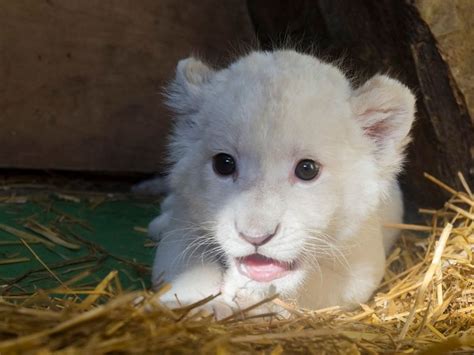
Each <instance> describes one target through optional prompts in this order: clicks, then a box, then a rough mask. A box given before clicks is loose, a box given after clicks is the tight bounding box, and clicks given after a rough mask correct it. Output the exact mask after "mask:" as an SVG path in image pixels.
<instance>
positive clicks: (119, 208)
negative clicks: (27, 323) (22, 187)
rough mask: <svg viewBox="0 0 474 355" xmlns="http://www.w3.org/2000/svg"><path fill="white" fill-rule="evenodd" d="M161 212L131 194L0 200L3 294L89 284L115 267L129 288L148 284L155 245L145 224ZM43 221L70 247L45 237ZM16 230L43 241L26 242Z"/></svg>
mask: <svg viewBox="0 0 474 355" xmlns="http://www.w3.org/2000/svg"><path fill="white" fill-rule="evenodd" d="M58 196H59V197H58ZM12 202H13V203H12ZM18 202H19V203H18ZM158 213H159V209H158V203H156V201H155V202H151V201H146V202H144V201H140V200H136V199H133V198H131V197H127V198H121V199H120V200H115V199H113V198H108V197H107V196H102V197H98V198H97V197H95V198H93V199H89V198H81V197H78V196H64V195H63V196H61V195H58V194H52V195H48V196H42V197H38V196H36V197H34V198H30V197H27V198H25V200H24V201H23V200H22V199H21V198H20V199H18V198H16V199H10V200H7V202H6V203H0V295H5V294H9V295H12V294H19V295H22V294H23V295H24V294H28V293H31V292H32V291H35V290H38V289H45V290H51V289H54V288H57V287H59V286H60V285H61V284H64V283H66V284H67V285H69V286H70V287H71V288H74V289H78V288H81V287H84V288H86V287H89V288H90V287H91V286H92V285H95V284H97V283H98V282H100V280H102V279H103V278H104V277H105V276H106V275H107V274H108V273H109V272H110V271H111V270H117V271H119V276H120V281H121V284H122V286H123V287H124V288H125V289H143V288H148V287H149V286H150V266H151V264H152V260H153V254H154V247H153V244H152V243H151V242H150V241H149V240H148V239H147V236H146V232H145V228H146V226H147V224H148V223H149V222H150V220H151V219H152V218H153V217H155V216H156V215H158ZM28 225H29V226H30V227H29V228H28V227H25V226H28ZM44 227H46V228H48V230H52V231H53V232H54V233H56V235H57V236H58V237H59V238H60V239H61V240H63V241H66V246H68V247H69V248H68V247H64V246H62V245H60V244H58V243H56V242H54V241H51V240H49V239H48V238H45V237H44V235H42V233H41V228H44ZM12 228H14V230H12ZM35 228H36V231H35ZM38 228H40V230H39V233H38ZM17 231H22V232H27V233H28V234H29V236H30V237H31V236H34V237H39V238H41V240H42V242H37V241H36V242H35V241H34V239H23V240H24V241H25V242H23V241H22V240H21V238H19V237H18V236H15V234H18V232H17ZM20 233H21V232H20ZM25 243H26V244H25ZM30 248H31V250H30ZM75 248H77V249H75ZM34 254H36V256H35V255H34ZM45 265H46V266H45ZM48 268H49V269H50V270H48Z"/></svg>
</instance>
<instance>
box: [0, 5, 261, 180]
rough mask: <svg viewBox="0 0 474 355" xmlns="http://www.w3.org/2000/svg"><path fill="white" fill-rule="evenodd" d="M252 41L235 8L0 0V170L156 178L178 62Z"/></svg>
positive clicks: (217, 57) (221, 54) (220, 55)
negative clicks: (165, 91) (168, 88)
mask: <svg viewBox="0 0 474 355" xmlns="http://www.w3.org/2000/svg"><path fill="white" fill-rule="evenodd" d="M252 40H253V30H252V27H251V24H250V20H249V18H248V14H247V10H246V6H245V2H242V1H238V0H227V1H225V2H223V1H219V0H201V1H185V0H181V1H176V0H142V1H132V0H123V1H110V0H90V1H75V0H47V1H28V0H15V1H2V2H0V126H1V130H0V142H1V143H0V144H1V148H0V167H3V168H9V167H14V168H33V169H72V170H91V171H123V172H151V171H156V170H157V169H159V167H160V162H161V160H162V156H163V146H164V143H165V136H166V134H167V132H168V129H169V125H170V119H169V114H168V113H167V112H166V110H165V109H164V108H163V106H162V104H161V96H160V90H161V87H162V86H163V85H164V84H165V83H166V82H167V81H168V80H170V79H171V78H172V76H173V74H174V68H175V65H176V62H177V61H178V60H179V59H181V58H184V57H187V56H188V55H190V54H191V53H192V52H195V53H196V52H197V53H199V54H203V55H204V56H205V57H206V58H210V59H211V60H212V61H221V60H223V59H224V58H226V57H227V56H228V55H229V48H230V47H231V46H232V45H236V44H242V43H246V42H249V41H252Z"/></svg>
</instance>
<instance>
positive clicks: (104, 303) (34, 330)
mask: <svg viewBox="0 0 474 355" xmlns="http://www.w3.org/2000/svg"><path fill="white" fill-rule="evenodd" d="M427 177H428V179H430V180H431V181H432V182H434V183H435V184H437V185H438V186H439V187H440V188H442V189H445V190H447V192H448V193H449V194H450V195H451V198H450V199H449V200H448V201H447V202H446V205H445V207H444V208H443V209H441V210H437V211H434V210H427V209H424V210H420V212H421V213H423V214H425V215H426V216H427V220H429V221H430V222H429V223H428V224H427V225H426V226H415V225H392V226H390V227H392V228H401V229H404V230H405V231H404V232H403V237H402V239H401V240H400V242H399V243H398V245H397V247H396V248H395V249H394V250H393V252H392V253H391V255H390V256H389V257H388V259H387V269H386V274H385V278H384V280H383V283H382V284H381V286H380V287H379V289H378V290H377V292H376V294H375V295H374V298H373V299H372V300H371V301H370V302H368V303H367V304H363V305H360V307H359V308H358V309H357V310H355V311H353V312H344V311H342V310H340V309H338V308H337V307H334V308H331V309H324V310H318V311H308V310H301V309H295V308H293V307H292V306H290V305H286V304H285V303H284V302H282V301H281V300H279V299H278V298H276V299H269V300H266V302H276V303H278V304H280V305H282V306H284V307H287V308H288V310H289V311H290V313H291V314H292V316H290V317H289V318H286V319H284V318H281V317H278V316H277V315H269V314H267V315H262V316H246V311H245V310H242V311H241V312H238V313H236V314H234V315H233V316H231V317H228V318H226V319H223V320H220V321H216V320H214V318H213V317H212V315H209V314H204V313H199V312H197V313H196V312H191V311H192V309H193V308H195V307H197V306H198V305H199V304H196V305H192V306H189V307H183V308H180V309H173V310H170V309H167V308H165V307H163V306H161V305H160V304H159V302H156V300H157V298H158V297H159V293H152V292H147V291H137V292H123V291H122V287H121V285H120V282H119V279H118V277H117V272H115V271H113V272H111V273H110V274H109V275H108V276H107V277H105V278H104V279H103V280H102V281H101V282H100V283H99V284H98V285H96V286H94V287H91V288H79V289H75V288H74V280H70V281H68V282H63V283H62V284H61V286H60V287H58V288H56V289H54V290H49V291H47V292H46V291H37V292H35V293H33V294H31V295H27V296H23V297H20V298H18V297H14V296H9V295H8V294H6V295H3V297H1V298H0V353H1V354H10V353H41V354H48V353H51V352H54V353H59V354H61V353H65V354H66V353H67V354H74V353H108V352H119V353H187V352H193V353H196V352H201V353H217V354H227V353H229V354H234V353H248V352H261V353H269V354H282V353H294V352H302V353H344V354H346V353H348V354H358V353H404V352H407V353H411V352H420V353H426V354H443V353H447V352H450V351H453V352H455V353H472V352H473V351H474V263H473V251H474V197H473V195H472V192H471V190H470V188H469V186H467V184H466V183H465V180H464V179H463V178H462V176H461V175H460V179H461V183H462V185H463V186H464V191H455V190H454V189H452V188H451V187H449V186H446V185H445V184H443V183H442V182H440V181H438V180H436V179H435V178H433V177H431V176H429V175H427ZM415 234H416V235H415ZM419 234H425V235H428V237H427V238H420V236H419ZM24 244H25V247H28V243H27V241H24ZM44 267H45V268H48V265H46V264H45V265H44ZM50 271H51V277H54V272H53V270H50ZM208 300H209V299H207V300H203V301H202V303H204V302H206V301H208Z"/></svg>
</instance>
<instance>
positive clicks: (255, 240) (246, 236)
mask: <svg viewBox="0 0 474 355" xmlns="http://www.w3.org/2000/svg"><path fill="white" fill-rule="evenodd" d="M279 228H280V225H279V224H278V225H277V226H276V228H275V229H274V230H273V232H271V233H265V234H260V235H255V234H250V233H243V232H239V236H240V238H242V239H243V240H245V241H247V242H249V243H250V244H252V245H255V246H256V247H258V246H260V245H263V244H266V243H268V242H269V241H270V240H271V239H272V238H273V237H274V236H275V235H276V234H277V232H278V229H279Z"/></svg>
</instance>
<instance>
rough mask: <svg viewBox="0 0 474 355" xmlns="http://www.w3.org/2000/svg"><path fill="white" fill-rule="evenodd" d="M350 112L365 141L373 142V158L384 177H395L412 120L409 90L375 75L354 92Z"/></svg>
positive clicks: (412, 107)
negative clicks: (363, 134)
mask: <svg viewBox="0 0 474 355" xmlns="http://www.w3.org/2000/svg"><path fill="white" fill-rule="evenodd" d="M350 101H351V107H352V111H353V113H354V114H355V117H356V119H357V121H358V122H359V124H360V126H361V127H362V129H363V130H364V133H365V135H366V136H367V137H369V138H370V139H371V140H373V141H374V143H375V146H376V148H377V150H376V152H375V154H376V155H377V159H378V161H379V163H380V164H381V165H382V167H384V168H385V169H387V170H388V171H387V173H389V172H390V173H396V172H397V171H398V170H399V169H400V168H401V164H402V161H403V158H404V154H403V151H404V148H405V146H406V144H407V143H408V142H409V141H410V140H409V137H408V134H409V132H410V129H411V126H412V123H413V120H414V118H415V96H414V95H413V94H412V92H411V91H410V89H408V88H407V87H406V86H405V85H403V84H402V83H400V82H399V81H397V80H394V79H391V78H389V77H388V76H385V75H376V76H374V77H372V78H371V79H370V80H368V81H367V82H366V83H365V84H364V85H362V86H361V87H360V88H358V89H356V90H354V92H353V94H352V97H351V99H350Z"/></svg>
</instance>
